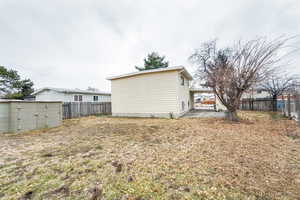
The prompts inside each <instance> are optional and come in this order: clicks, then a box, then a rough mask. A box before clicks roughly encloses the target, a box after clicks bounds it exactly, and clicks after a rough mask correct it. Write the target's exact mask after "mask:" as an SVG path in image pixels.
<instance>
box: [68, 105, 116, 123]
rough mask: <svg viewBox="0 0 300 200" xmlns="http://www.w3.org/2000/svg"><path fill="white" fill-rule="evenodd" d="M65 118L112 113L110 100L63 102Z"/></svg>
mask: <svg viewBox="0 0 300 200" xmlns="http://www.w3.org/2000/svg"><path fill="white" fill-rule="evenodd" d="M62 107H63V119H71V118H77V117H83V116H89V115H97V114H111V103H110V102H99V103H98V102H97V103H94V102H66V103H63V106H62Z"/></svg>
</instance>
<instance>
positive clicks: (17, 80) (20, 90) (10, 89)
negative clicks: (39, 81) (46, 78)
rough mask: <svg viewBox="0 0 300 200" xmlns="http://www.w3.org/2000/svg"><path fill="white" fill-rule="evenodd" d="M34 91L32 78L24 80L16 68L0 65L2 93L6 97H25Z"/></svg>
mask: <svg viewBox="0 0 300 200" xmlns="http://www.w3.org/2000/svg"><path fill="white" fill-rule="evenodd" d="M33 91H34V90H33V82H32V81H31V80H30V79H24V80H22V79H21V77H20V75H19V74H18V72H17V71H16V70H12V69H7V68H5V67H3V66H0V95H2V96H4V98H12V99H23V98H24V97H25V96H28V95H30V94H31V93H32V92H33Z"/></svg>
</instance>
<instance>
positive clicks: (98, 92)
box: [32, 87, 111, 95]
mask: <svg viewBox="0 0 300 200" xmlns="http://www.w3.org/2000/svg"><path fill="white" fill-rule="evenodd" d="M44 90H53V91H55V92H60V93H71V94H94V95H110V94H111V93H109V92H102V91H89V90H80V89H65V88H51V87H45V88H41V89H39V90H37V91H35V92H33V93H32V95H36V94H38V93H40V92H43V91H44Z"/></svg>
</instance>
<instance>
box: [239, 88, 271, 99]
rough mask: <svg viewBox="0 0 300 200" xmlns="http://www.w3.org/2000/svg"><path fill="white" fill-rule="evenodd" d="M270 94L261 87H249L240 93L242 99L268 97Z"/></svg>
mask: <svg viewBox="0 0 300 200" xmlns="http://www.w3.org/2000/svg"><path fill="white" fill-rule="evenodd" d="M270 97H271V96H270V94H269V93H268V92H267V91H266V90H265V89H262V88H255V89H253V88H251V89H249V90H247V91H245V92H244V94H243V95H242V99H264V98H270Z"/></svg>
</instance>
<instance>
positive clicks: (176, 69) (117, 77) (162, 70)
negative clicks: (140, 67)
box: [106, 66, 193, 80]
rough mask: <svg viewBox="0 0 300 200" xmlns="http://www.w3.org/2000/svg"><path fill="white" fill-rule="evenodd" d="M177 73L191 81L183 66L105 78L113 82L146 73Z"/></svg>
mask: <svg viewBox="0 0 300 200" xmlns="http://www.w3.org/2000/svg"><path fill="white" fill-rule="evenodd" d="M174 70H175V71H179V70H182V71H183V73H184V74H185V76H186V77H187V78H188V79H189V80H193V77H192V76H191V75H190V73H189V72H188V71H187V70H186V69H185V68H184V67H183V66H176V67H166V68H158V69H151V70H144V71H139V72H132V73H127V74H121V75H118V76H111V77H108V78H106V79H107V80H114V79H120V78H126V77H130V76H138V75H142V74H148V73H156V72H165V71H174Z"/></svg>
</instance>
